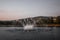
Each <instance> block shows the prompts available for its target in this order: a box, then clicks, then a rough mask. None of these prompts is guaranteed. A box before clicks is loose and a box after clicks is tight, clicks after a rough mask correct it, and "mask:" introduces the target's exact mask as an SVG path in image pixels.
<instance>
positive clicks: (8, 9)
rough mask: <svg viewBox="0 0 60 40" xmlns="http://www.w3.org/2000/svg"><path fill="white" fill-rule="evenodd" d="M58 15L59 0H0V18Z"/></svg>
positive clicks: (11, 18)
mask: <svg viewBox="0 0 60 40" xmlns="http://www.w3.org/2000/svg"><path fill="white" fill-rule="evenodd" d="M35 16H60V0H0V20H15V19H21V18H27V17H35Z"/></svg>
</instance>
